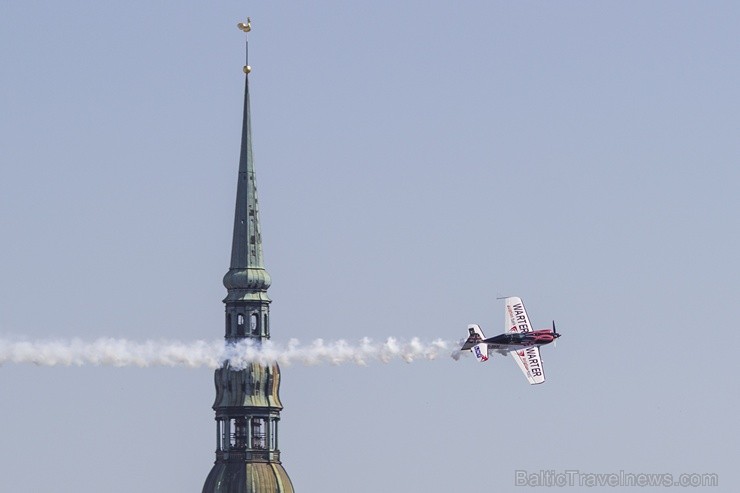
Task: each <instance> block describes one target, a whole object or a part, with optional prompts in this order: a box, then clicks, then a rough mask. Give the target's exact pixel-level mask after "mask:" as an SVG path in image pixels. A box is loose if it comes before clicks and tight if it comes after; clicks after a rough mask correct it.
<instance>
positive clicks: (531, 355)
mask: <svg viewBox="0 0 740 493" xmlns="http://www.w3.org/2000/svg"><path fill="white" fill-rule="evenodd" d="M511 356H512V357H513V358H514V361H516V364H517V365H519V368H521V370H522V373H524V376H525V377H527V380H529V383H530V384H531V385H536V384H538V383H542V382H544V381H545V371H544V370H543V369H542V358H540V348H538V347H534V346H533V347H528V348H526V349H520V350H518V351H512V352H511Z"/></svg>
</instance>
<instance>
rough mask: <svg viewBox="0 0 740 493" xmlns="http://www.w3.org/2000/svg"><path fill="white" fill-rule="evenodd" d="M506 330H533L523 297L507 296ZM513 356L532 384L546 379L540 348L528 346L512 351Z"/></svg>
mask: <svg viewBox="0 0 740 493" xmlns="http://www.w3.org/2000/svg"><path fill="white" fill-rule="evenodd" d="M505 310H506V321H505V326H504V327H505V329H506V332H531V331H532V323H531V322H530V321H529V315H527V310H525V309H524V303H522V299H521V298H517V297H515V296H512V297H509V298H506V308H505ZM511 356H512V357H513V358H514V361H516V364H517V365H519V368H521V370H522V373H524V376H525V377H527V380H529V383H530V384H532V385H535V384H538V383H542V382H544V381H545V372H544V370H543V369H542V358H541V357H540V348H538V347H528V348H525V349H520V350H518V351H511Z"/></svg>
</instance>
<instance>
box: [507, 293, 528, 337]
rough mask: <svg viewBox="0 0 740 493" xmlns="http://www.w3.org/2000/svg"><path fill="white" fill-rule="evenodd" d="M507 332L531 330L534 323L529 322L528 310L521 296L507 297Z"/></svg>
mask: <svg viewBox="0 0 740 493" xmlns="http://www.w3.org/2000/svg"><path fill="white" fill-rule="evenodd" d="M505 310H506V322H505V324H506V325H505V326H504V328H505V330H506V332H531V331H532V324H531V323H530V322H529V316H528V315H527V310H525V309H524V303H522V299H521V298H517V297H515V296H514V297H510V298H506V308H505Z"/></svg>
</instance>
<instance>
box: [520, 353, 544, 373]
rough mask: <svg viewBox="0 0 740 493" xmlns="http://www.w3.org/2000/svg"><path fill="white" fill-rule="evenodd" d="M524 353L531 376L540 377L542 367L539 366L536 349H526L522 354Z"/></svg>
mask: <svg viewBox="0 0 740 493" xmlns="http://www.w3.org/2000/svg"><path fill="white" fill-rule="evenodd" d="M524 352H526V353H527V366H528V367H529V370H530V371H531V372H532V375H534V376H535V377H538V376H540V375H542V366H540V359H539V358H538V357H537V349H535V348H527V350H526V351H522V353H524Z"/></svg>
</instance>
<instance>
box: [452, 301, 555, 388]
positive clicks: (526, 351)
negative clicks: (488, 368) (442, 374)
mask: <svg viewBox="0 0 740 493" xmlns="http://www.w3.org/2000/svg"><path fill="white" fill-rule="evenodd" d="M505 315H506V316H505V324H506V325H505V327H506V328H507V331H506V332H505V333H503V334H501V335H498V336H495V337H489V338H488V339H486V338H485V336H484V335H483V331H482V330H481V328H480V326H479V325H476V324H471V325H468V333H469V334H470V335H469V336H468V340H467V341H465V344H463V346H462V348H461V350H465V349H469V350H470V352H471V353H473V354H474V355H475V358H476V359H477V360H478V361H480V362H483V361H488V354H489V352H490V351H495V352H497V353H500V354H503V355H506V353H511V356H512V357H513V358H514V360H515V361H516V363H517V364H518V365H519V368H521V369H522V372H523V373H524V376H526V377H527V380H529V383H530V384H532V385H534V384H538V383H542V382H544V381H545V372H544V370H543V369H542V358H541V357H540V346H544V345H545V344H550V343H551V342H553V341H554V340H555V339H557V338H558V337H560V334H558V333H557V332H556V331H555V321H554V320H553V322H552V330H551V329H542V330H532V324H531V323H530V322H529V316H528V315H527V311H526V310H525V309H524V303H522V299H521V298H516V297H509V298H506V314H505Z"/></svg>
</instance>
